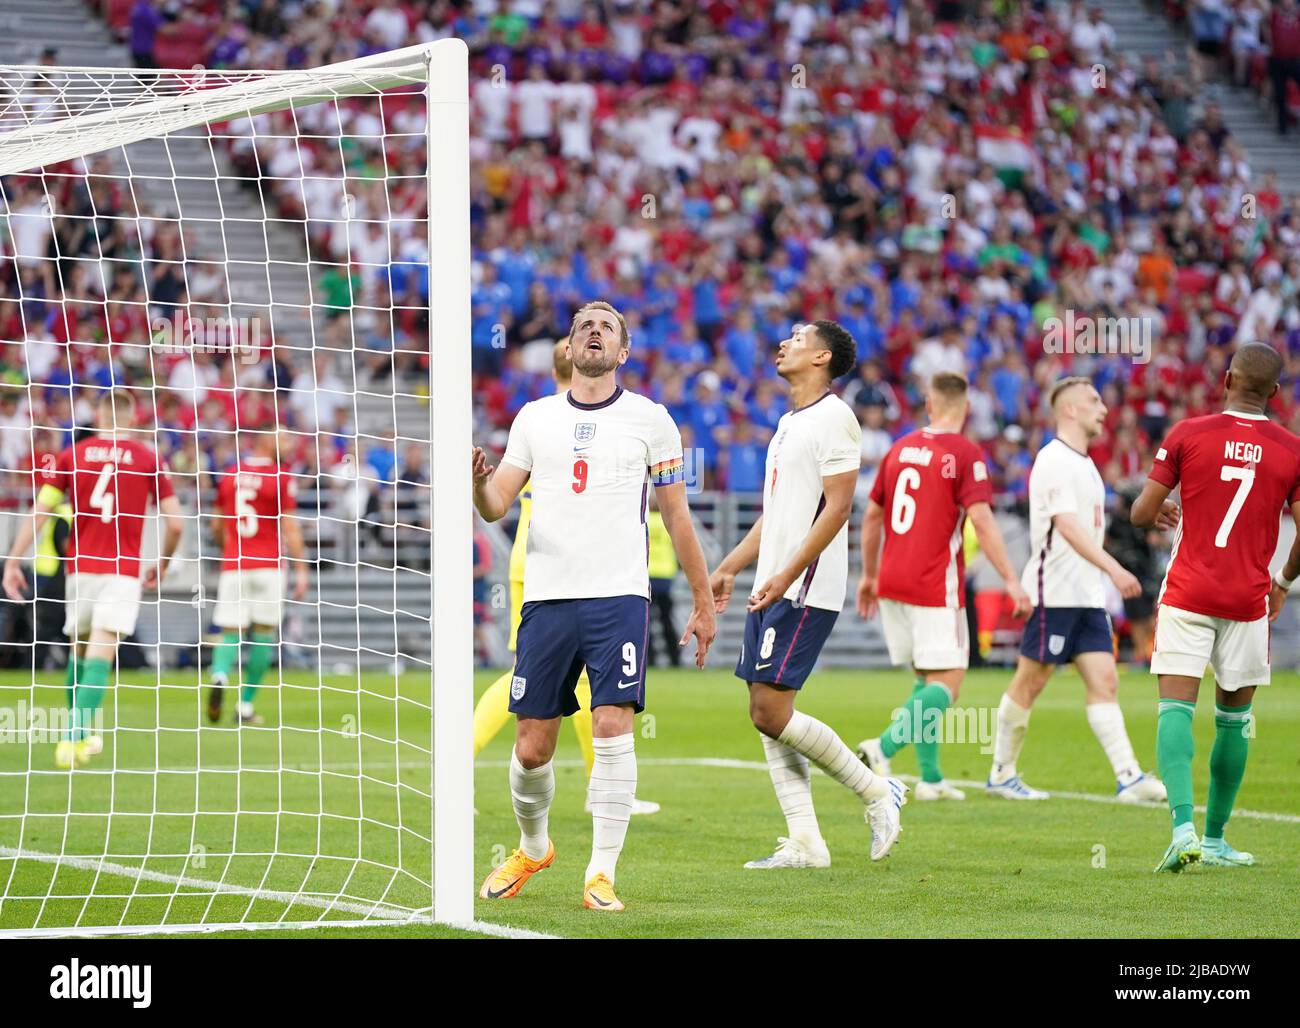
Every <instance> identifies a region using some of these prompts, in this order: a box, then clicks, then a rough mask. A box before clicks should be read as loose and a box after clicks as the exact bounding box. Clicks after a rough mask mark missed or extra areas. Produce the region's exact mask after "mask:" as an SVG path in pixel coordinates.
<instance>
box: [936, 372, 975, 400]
mask: <svg viewBox="0 0 1300 1028" xmlns="http://www.w3.org/2000/svg"><path fill="white" fill-rule="evenodd" d="M969 388H970V386H969V383H968V382H967V381H966V376H965V375H962V374H959V373H958V372H956V371H941V372H939V373H938V374H937V375H935V376H934V377H933V378H932V379H930V392H932V393H934V394H935V395H936V396H938V397H939V399H940V400H941V401H942V402H943V404H944V405H945V406H948V405H950V404H954V403H960V402H962V401H963V400H965V399H966V391H967V389H969Z"/></svg>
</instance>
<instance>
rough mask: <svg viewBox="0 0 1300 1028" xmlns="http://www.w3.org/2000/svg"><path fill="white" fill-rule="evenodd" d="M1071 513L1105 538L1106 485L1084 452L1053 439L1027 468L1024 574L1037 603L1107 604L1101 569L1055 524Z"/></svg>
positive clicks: (1098, 537)
mask: <svg viewBox="0 0 1300 1028" xmlns="http://www.w3.org/2000/svg"><path fill="white" fill-rule="evenodd" d="M1057 514H1073V515H1074V516H1075V517H1077V518H1078V519H1079V524H1080V525H1082V526H1083V530H1084V531H1085V532H1091V533H1092V538H1093V541H1094V542H1095V543H1096V544H1097V545H1098V546H1101V545H1103V543H1104V542H1105V539H1106V487H1105V486H1104V485H1103V484H1102V481H1101V475H1100V474H1099V473H1098V471H1097V465H1096V464H1094V463H1093V461H1092V458H1091V457H1089V456H1088V455H1087V454H1086V453H1080V452H1079V451H1078V450H1076V449H1074V448H1073V447H1072V446H1070V445H1069V444H1068V443H1063V442H1061V440H1060V439H1053V440H1052V441H1051V442H1050V443H1048V444H1047V445H1046V446H1044V447H1043V448H1042V449H1041V450H1039V451H1038V456H1037V457H1035V458H1034V467H1033V469H1032V470H1031V471H1030V472H1029V535H1030V545H1031V550H1030V553H1031V556H1030V558H1029V563H1028V564H1027V565H1026V566H1025V573H1024V574H1023V575H1021V576H1020V584H1021V585H1022V586H1024V589H1025V592H1027V593H1028V594H1029V599H1030V600H1031V601H1033V604H1034V606H1036V607H1105V606H1106V583H1105V575H1104V573H1103V572H1102V570H1101V568H1099V567H1097V566H1096V565H1095V564H1091V563H1089V562H1088V561H1086V560H1084V559H1083V558H1082V557H1080V556H1079V554H1078V553H1077V552H1076V551H1075V549H1074V547H1073V546H1071V545H1070V544H1069V543H1067V542H1066V541H1065V540H1064V539H1062V538H1061V536H1060V533H1059V532H1057V531H1056V529H1055V526H1054V525H1053V524H1052V518H1053V517H1055V516H1056V515H1057Z"/></svg>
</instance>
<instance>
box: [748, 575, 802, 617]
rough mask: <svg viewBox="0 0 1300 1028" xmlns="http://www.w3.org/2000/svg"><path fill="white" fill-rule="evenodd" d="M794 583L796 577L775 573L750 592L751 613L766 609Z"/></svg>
mask: <svg viewBox="0 0 1300 1028" xmlns="http://www.w3.org/2000/svg"><path fill="white" fill-rule="evenodd" d="M793 583H794V579H792V578H786V577H785V576H784V575H773V576H772V577H771V578H769V579H768V580H767V581H766V582H764V583H763V584H762V585H760V586H759V587H758V588H757V589H755V590H754V591H753V593H751V594H750V597H749V607H748V609H749V611H750V613H753V612H754V611H756V610H766V609H767V608H768V607H770V606H772V604H774V603H775V602H776V601H777V600H779V599H780V598H781V597H782V596H784V595H785V592H786V590H787V589H789V588H790V586H791V585H792V584H793Z"/></svg>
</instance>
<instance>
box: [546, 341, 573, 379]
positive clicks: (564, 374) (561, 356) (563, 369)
mask: <svg viewBox="0 0 1300 1028" xmlns="http://www.w3.org/2000/svg"><path fill="white" fill-rule="evenodd" d="M551 369H552V370H553V371H554V372H555V381H557V382H566V383H567V382H572V381H573V358H571V357H570V356H569V337H568V336H565V337H564V338H563V339H558V340H556V342H555V349H554V351H553V352H552V353H551Z"/></svg>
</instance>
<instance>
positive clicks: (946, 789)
mask: <svg viewBox="0 0 1300 1028" xmlns="http://www.w3.org/2000/svg"><path fill="white" fill-rule="evenodd" d="M966 396H967V384H966V379H965V377H964V376H962V375H959V374H956V373H955V372H950V371H946V372H940V373H939V374H937V375H935V376H934V378H933V379H931V380H930V385H929V389H928V390H927V392H926V397H925V410H926V414H927V415H928V416H929V420H930V423H929V425H928V426H927V427H925V428H919V429H917V430H916V431H914V432H909V433H908V434H907V435H905V436H903V437H902V438H901V439H899V440H898V441H897V442H895V443H894V445H893V446H892V447H891V448H890V450H889V452H888V453H887V454H886V455H885V459H884V460H883V461H882V462H881V464H880V470H879V472H877V474H876V481H875V484H874V485H873V486H872V487H871V499H870V500H869V501H868V502H867V510H866V513H865V514H863V517H862V577H861V579H860V580H859V581H858V614H859V615H861V616H862V617H864V618H870V617H872V616H874V615H875V612H876V610H877V608H879V610H880V618H881V621H882V622H883V625H884V629H885V644H886V645H887V646H888V647H889V659H890V661H891V662H892V663H894V664H895V665H900V664H910V665H911V666H912V668H913V671H914V673H915V676H916V677H915V680H914V681H913V683H912V695H911V698H910V700H909V701H908V703H907V705H906V706H904V707H901V708H899V710H898V711H897V713H896V714H895V715H894V719H893V721H892V722H891V723H890V725H889V727H888V728H887V729H886V730H885V732H884V734H883V735H881V736H880V737H878V738H875V739H864V740H863V741H862V742H861V743H859V745H858V755H859V756H860V757H862V759H863V760H864V761H865V762H866V763H867V764H868V766H870V767H871V769H872V770H873V771H875V772H876V773H877V774H889V762H890V760H891V759H892V758H893V756H894V754H895V753H897V752H898V751H899V750H900V749H902V748H903V747H904V746H906V745H907V744H908V743H913V744H915V746H916V761H917V763H918V764H919V765H920V767H921V781H920V782H919V783H918V784H917V786H916V798H917V799H918V800H962V799H965V798H966V796H965V794H964V793H963V792H962V791H961V790H960V789H957V788H956V787H954V786H953V785H951V784H949V783H948V782H947V781H946V780H945V779H944V777H943V771H942V770H941V768H940V765H939V736H940V735H941V728H942V724H943V717H944V711H946V710H947V709H948V706H949V705H950V704H952V703H953V702H955V701H956V699H957V695H958V692H959V690H960V689H961V683H962V680H963V679H964V678H965V677H966V667H967V665H968V664H969V662H970V633H969V629H968V627H967V622H966V612H965V610H964V609H963V608H964V607H965V605H966V585H965V560H964V559H963V553H962V530H963V525H964V523H965V521H966V518H967V517H969V518H970V520H971V522H972V524H973V525H974V526H975V535H976V537H977V538H978V539H979V544H980V547H981V548H982V549H983V550H984V553H985V555H986V556H987V557H988V560H989V563H990V564H992V565H993V567H994V569H995V570H996V571H997V572H998V574H999V575H1001V576H1002V581H1003V582H1004V583H1005V587H1006V591H1007V592H1008V593H1009V594H1010V596H1011V600H1012V603H1013V605H1014V609H1015V613H1016V615H1017V616H1020V615H1023V614H1027V613H1028V612H1029V597H1028V596H1026V595H1025V591H1024V589H1022V588H1021V586H1020V578H1019V576H1017V575H1016V573H1015V569H1014V568H1013V567H1012V564H1011V560H1010V558H1009V557H1008V556H1007V550H1006V546H1005V545H1003V542H1002V533H1001V532H999V531H998V526H997V522H996V521H995V520H994V519H993V509H992V507H991V506H990V505H989V504H990V500H991V499H992V498H993V488H992V484H991V483H990V482H989V474H988V469H987V468H986V467H985V465H984V461H983V458H982V456H981V454H980V450H979V447H977V446H976V445H975V444H974V443H972V442H971V441H970V440H969V439H967V438H966V437H965V436H963V435H962V434H961V429H962V425H963V424H964V423H965V421H966V410H967V398H966ZM882 535H883V538H884V549H883V552H882V550H881V537H882Z"/></svg>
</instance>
